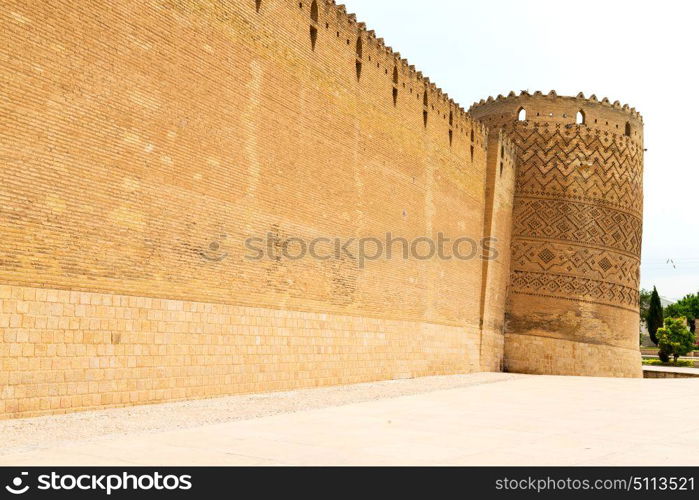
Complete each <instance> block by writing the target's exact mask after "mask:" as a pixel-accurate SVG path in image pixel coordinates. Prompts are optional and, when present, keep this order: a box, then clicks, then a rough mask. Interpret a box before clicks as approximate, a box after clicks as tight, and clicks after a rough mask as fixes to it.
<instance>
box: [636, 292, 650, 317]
mask: <svg viewBox="0 0 699 500" xmlns="http://www.w3.org/2000/svg"><path fill="white" fill-rule="evenodd" d="M652 294H653V292H651V291H650V290H646V289H645V288H641V291H640V292H639V300H640V306H641V321H646V318H647V317H648V308H649V307H650V296H651V295H652Z"/></svg>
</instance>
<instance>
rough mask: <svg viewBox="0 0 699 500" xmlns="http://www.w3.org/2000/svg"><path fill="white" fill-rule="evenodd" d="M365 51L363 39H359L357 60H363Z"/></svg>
mask: <svg viewBox="0 0 699 500" xmlns="http://www.w3.org/2000/svg"><path fill="white" fill-rule="evenodd" d="M363 51H364V45H363V43H362V37H361V36H360V37H358V38H357V59H361V58H362V52H363Z"/></svg>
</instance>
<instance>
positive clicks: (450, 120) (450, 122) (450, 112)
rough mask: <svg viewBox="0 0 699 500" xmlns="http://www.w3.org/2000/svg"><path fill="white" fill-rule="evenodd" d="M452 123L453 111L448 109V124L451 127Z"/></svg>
mask: <svg viewBox="0 0 699 500" xmlns="http://www.w3.org/2000/svg"><path fill="white" fill-rule="evenodd" d="M452 125H454V112H453V111H449V126H450V127H451V126H452Z"/></svg>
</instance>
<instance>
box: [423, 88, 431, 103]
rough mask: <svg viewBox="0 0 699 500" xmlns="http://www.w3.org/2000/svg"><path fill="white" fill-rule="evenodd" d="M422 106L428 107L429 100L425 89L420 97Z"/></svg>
mask: <svg viewBox="0 0 699 500" xmlns="http://www.w3.org/2000/svg"><path fill="white" fill-rule="evenodd" d="M422 105H423V106H425V107H427V106H428V105H429V99H428V97H427V89H425V94H424V95H423V97H422Z"/></svg>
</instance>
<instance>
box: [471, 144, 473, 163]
mask: <svg viewBox="0 0 699 500" xmlns="http://www.w3.org/2000/svg"><path fill="white" fill-rule="evenodd" d="M471 161H473V144H472V145H471Z"/></svg>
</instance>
